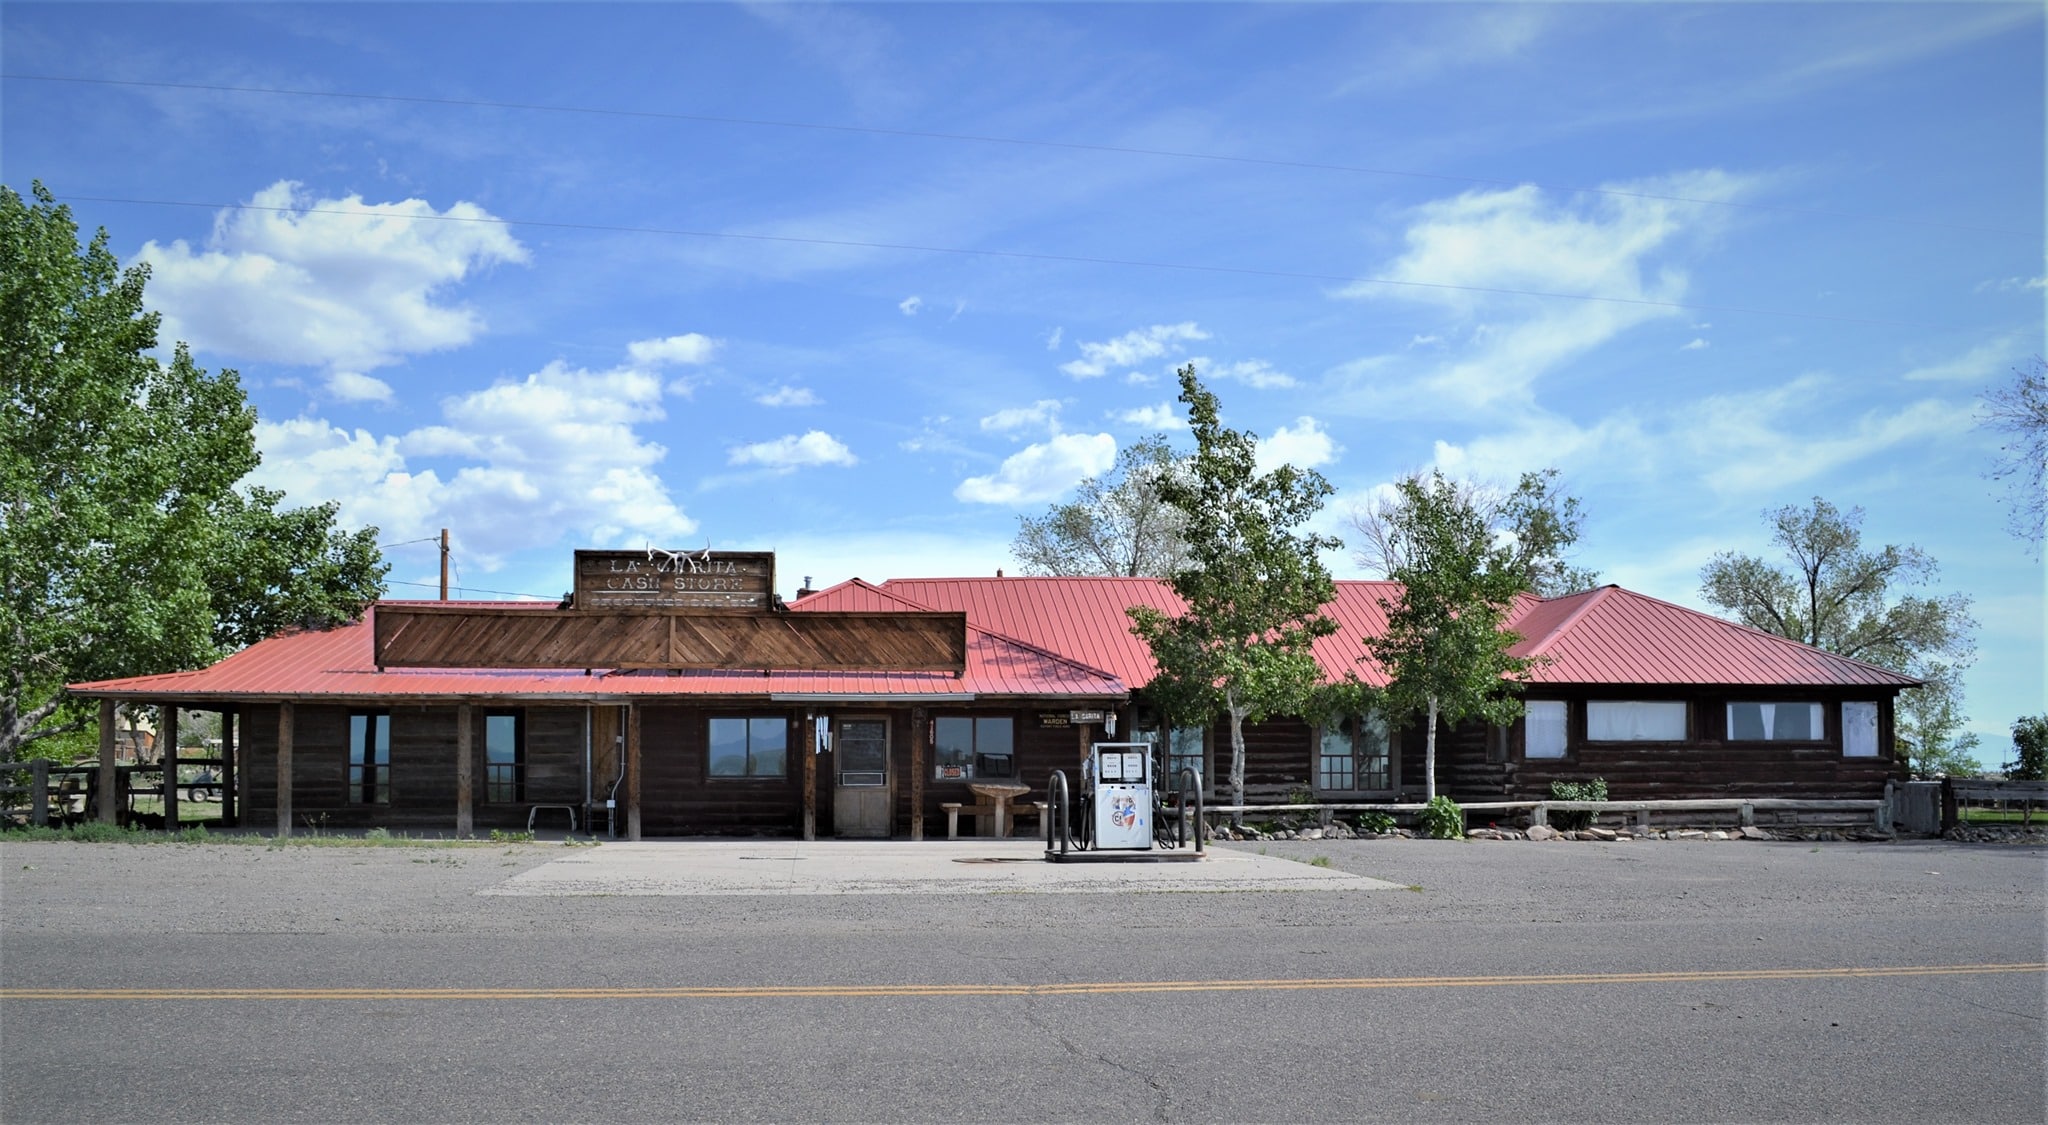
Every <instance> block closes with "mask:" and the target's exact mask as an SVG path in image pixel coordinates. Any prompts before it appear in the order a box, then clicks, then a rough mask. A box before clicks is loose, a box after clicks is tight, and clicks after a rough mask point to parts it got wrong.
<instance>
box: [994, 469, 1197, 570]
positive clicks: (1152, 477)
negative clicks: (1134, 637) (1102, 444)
mask: <svg viewBox="0 0 2048 1125" xmlns="http://www.w3.org/2000/svg"><path fill="white" fill-rule="evenodd" d="M1185 471H1186V467H1185V466H1184V465H1183V464H1182V462H1181V459H1180V458H1179V456H1177V455H1176V454H1175V453H1174V451H1173V448H1172V447H1171V446H1169V445H1167V444H1166V438H1165V436H1164V435H1162V434H1155V435H1153V436H1151V437H1147V438H1141V439H1140V440H1138V441H1134V442H1132V443H1131V444H1130V445H1127V446H1125V447H1124V448H1123V450H1122V451H1121V452H1119V453H1118V454H1117V457H1116V467H1115V469H1114V470H1112V471H1111V472H1110V473H1109V474H1107V475H1105V476H1101V477H1089V478H1088V479H1087V480H1084V481H1082V482H1081V484H1080V487H1079V488H1078V489H1077V490H1076V493H1075V496H1074V499H1073V500H1071V501H1069V502H1067V503H1065V504H1055V505H1053V506H1052V508H1051V510H1049V511H1047V512H1046V514H1045V515H1043V516H1039V517H1037V518H1035V519H1034V518H1032V517H1030V516H1023V517H1020V518H1019V524H1020V526H1019V527H1018V530H1017V539H1016V542H1015V543H1013V544H1012V545H1011V547H1010V551H1011V553H1012V554H1014V555H1016V556H1017V559H1018V561H1020V562H1022V563H1023V564H1024V573H1026V574H1051V575H1068V576H1079V575H1118V576H1122V577H1126V578H1134V577H1137V576H1140V575H1150V576H1152V577H1156V578H1163V577H1165V576H1167V575H1169V574H1172V573H1173V572H1174V571H1175V570H1177V569H1179V568H1180V566H1181V564H1182V563H1184V562H1185V561H1186V560H1187V556H1188V545H1187V540H1186V539H1185V538H1184V537H1183V536H1182V531H1181V528H1182V524H1183V523H1184V522H1185V520H1184V519H1183V517H1182V516H1181V513H1180V509H1178V508H1175V507H1174V506H1172V505H1171V504H1168V503H1166V502H1165V501H1164V500H1163V499H1161V498H1160V493H1159V487H1160V483H1161V482H1162V481H1164V480H1166V479H1167V478H1169V477H1171V476H1173V475H1175V474H1177V473H1182V472H1185Z"/></svg>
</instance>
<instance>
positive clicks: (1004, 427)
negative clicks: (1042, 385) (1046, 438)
mask: <svg viewBox="0 0 2048 1125" xmlns="http://www.w3.org/2000/svg"><path fill="white" fill-rule="evenodd" d="M981 428H982V429H984V430H987V431H991V432H994V433H1012V432H1015V431H1017V430H1046V431H1049V432H1051V433H1055V434H1056V433H1059V432H1060V402H1059V400H1058V399H1053V398H1042V399H1039V400H1038V401H1037V402H1034V403H1032V404H1031V405H1030V406H1012V407H1009V408H1008V409H1005V410H998V411H996V412H995V413H994V414H991V415H989V416H988V417H986V418H983V419H982V420H981Z"/></svg>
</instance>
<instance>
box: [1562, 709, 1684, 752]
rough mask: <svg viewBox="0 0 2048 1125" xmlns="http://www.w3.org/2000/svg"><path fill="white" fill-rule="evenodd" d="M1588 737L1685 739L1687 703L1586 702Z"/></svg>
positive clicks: (1600, 740)
mask: <svg viewBox="0 0 2048 1125" xmlns="http://www.w3.org/2000/svg"><path fill="white" fill-rule="evenodd" d="M1586 737H1587V738H1588V739H1589V740H1591V741H1594V742H1683V741H1685V704H1684V703H1663V702H1655V703H1651V702H1643V701H1640V700H1629V701H1626V702H1617V701H1609V700H1595V701H1593V702H1591V703H1588V704H1586Z"/></svg>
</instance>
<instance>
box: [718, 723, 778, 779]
mask: <svg viewBox="0 0 2048 1125" xmlns="http://www.w3.org/2000/svg"><path fill="white" fill-rule="evenodd" d="M709 772H710V774H711V776H712V777H737V778H769V777H787V776H789V720H787V719H785V718H783V717H782V716H780V715H758V716H754V717H751V718H745V719H713V720H711V767H710V771H709Z"/></svg>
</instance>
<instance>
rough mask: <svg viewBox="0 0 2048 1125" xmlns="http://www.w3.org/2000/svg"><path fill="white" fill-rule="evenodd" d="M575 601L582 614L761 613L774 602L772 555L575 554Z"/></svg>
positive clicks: (654, 550)
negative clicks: (624, 611)
mask: <svg viewBox="0 0 2048 1125" xmlns="http://www.w3.org/2000/svg"><path fill="white" fill-rule="evenodd" d="M575 593H576V601H575V606H576V609H577V610H578V611H579V612H583V613H606V612H613V611H617V610H622V609H655V610H661V609H673V610H688V611H692V612H699V611H703V610H717V609H736V610H753V611H756V612H759V611H761V610H765V609H767V608H769V606H770V605H772V604H773V602H774V598H775V553H774V552H773V551H713V550H709V549H706V550H702V551H664V550H661V549H659V548H649V549H646V550H641V551H578V552H576V590H575Z"/></svg>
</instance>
